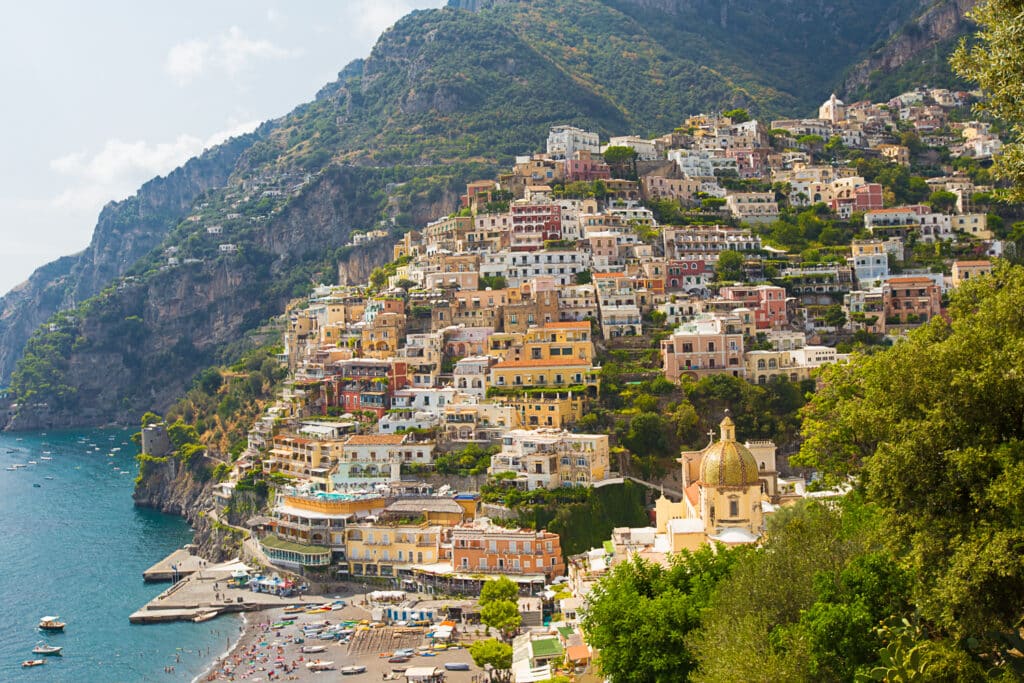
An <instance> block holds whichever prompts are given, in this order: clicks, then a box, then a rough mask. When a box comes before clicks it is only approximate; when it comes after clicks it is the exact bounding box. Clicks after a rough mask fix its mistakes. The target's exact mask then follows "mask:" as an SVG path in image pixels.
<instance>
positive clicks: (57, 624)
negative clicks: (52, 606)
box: [39, 616, 67, 631]
mask: <svg viewBox="0 0 1024 683" xmlns="http://www.w3.org/2000/svg"><path fill="white" fill-rule="evenodd" d="M65 626H67V624H65V623H64V622H63V621H61V620H60V617H56V616H54V617H43V618H42V619H40V620H39V628H40V629H41V630H43V631H63V630H64V627H65Z"/></svg>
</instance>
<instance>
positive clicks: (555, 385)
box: [491, 358, 599, 389]
mask: <svg viewBox="0 0 1024 683" xmlns="http://www.w3.org/2000/svg"><path fill="white" fill-rule="evenodd" d="M598 372H599V371H598V369H597V368H595V367H593V366H592V365H591V364H590V361H587V360H580V359H576V358H568V359H565V360H561V359H556V358H549V359H546V360H505V361H501V362H500V363H496V364H494V365H493V366H492V367H491V387H497V388H499V389H529V388H537V387H549V388H552V389H567V388H568V387H571V386H575V385H582V386H586V387H595V388H596V387H597V386H598V382H599V380H598Z"/></svg>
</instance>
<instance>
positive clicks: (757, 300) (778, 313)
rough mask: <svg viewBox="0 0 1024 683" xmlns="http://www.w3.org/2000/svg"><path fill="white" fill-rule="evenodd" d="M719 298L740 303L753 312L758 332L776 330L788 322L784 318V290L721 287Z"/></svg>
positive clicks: (736, 286) (772, 287)
mask: <svg viewBox="0 0 1024 683" xmlns="http://www.w3.org/2000/svg"><path fill="white" fill-rule="evenodd" d="M718 294H719V296H721V297H722V298H723V299H725V300H727V301H742V302H743V304H744V306H745V307H746V308H749V309H751V310H752V311H754V322H755V324H756V325H757V329H759V330H768V329H778V328H780V327H782V326H783V325H785V324H786V323H787V322H789V318H788V317H787V316H786V290H785V289H784V288H782V287H775V286H772V285H758V286H756V287H746V286H743V285H735V286H732V287H723V288H722V289H721V290H719V292H718Z"/></svg>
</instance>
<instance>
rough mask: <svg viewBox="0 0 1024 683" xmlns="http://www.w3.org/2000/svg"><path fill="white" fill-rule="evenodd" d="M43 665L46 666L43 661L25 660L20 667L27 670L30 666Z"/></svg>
mask: <svg viewBox="0 0 1024 683" xmlns="http://www.w3.org/2000/svg"><path fill="white" fill-rule="evenodd" d="M43 664H46V660H45V659H26V660H25V661H24V662H22V663H21V666H22V668H25V669H27V668H29V667H30V666H42V665H43Z"/></svg>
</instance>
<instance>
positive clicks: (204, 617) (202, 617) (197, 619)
mask: <svg viewBox="0 0 1024 683" xmlns="http://www.w3.org/2000/svg"><path fill="white" fill-rule="evenodd" d="M219 614H220V612H218V611H217V610H211V611H209V612H203V613H202V614H197V615H196V616H194V617H192V622H193V623H196V624H201V623H203V622H204V621H209V620H210V619H213V618H215V617H216V616H217V615H219Z"/></svg>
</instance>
